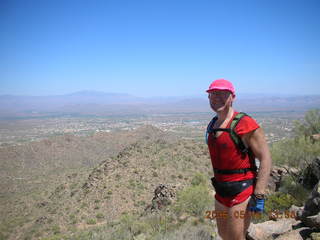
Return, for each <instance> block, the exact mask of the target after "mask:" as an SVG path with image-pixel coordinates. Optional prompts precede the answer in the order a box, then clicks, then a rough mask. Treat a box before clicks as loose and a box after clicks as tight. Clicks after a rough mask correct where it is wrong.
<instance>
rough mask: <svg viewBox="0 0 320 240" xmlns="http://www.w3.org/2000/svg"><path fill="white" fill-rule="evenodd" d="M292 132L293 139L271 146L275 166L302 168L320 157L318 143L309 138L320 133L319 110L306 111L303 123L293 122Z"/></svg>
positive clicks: (319, 143)
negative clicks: (293, 134)
mask: <svg viewBox="0 0 320 240" xmlns="http://www.w3.org/2000/svg"><path fill="white" fill-rule="evenodd" d="M293 132H294V133H295V137H294V138H292V139H285V140H282V141H279V142H275V143H273V144H272V146H271V154H272V159H273V161H274V163H275V164H276V165H284V164H286V165H290V166H293V167H300V168H303V167H305V166H306V165H307V164H309V163H310V162H311V161H312V160H313V159H314V158H315V157H317V156H319V155H320V141H314V140H313V139H311V137H310V136H311V135H313V134H317V133H320V109H314V110H310V111H308V112H307V113H306V114H305V117H304V121H295V122H294V128H293Z"/></svg>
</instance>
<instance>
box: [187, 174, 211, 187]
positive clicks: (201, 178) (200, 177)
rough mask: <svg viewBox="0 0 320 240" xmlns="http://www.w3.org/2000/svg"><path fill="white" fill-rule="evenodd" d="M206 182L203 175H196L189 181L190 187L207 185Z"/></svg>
mask: <svg viewBox="0 0 320 240" xmlns="http://www.w3.org/2000/svg"><path fill="white" fill-rule="evenodd" d="M207 181H208V180H207V177H206V176H205V175H204V174H202V173H196V174H195V175H194V176H193V178H192V180H191V184H192V186H197V185H202V184H203V185H205V184H207Z"/></svg>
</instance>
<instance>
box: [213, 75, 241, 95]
mask: <svg viewBox="0 0 320 240" xmlns="http://www.w3.org/2000/svg"><path fill="white" fill-rule="evenodd" d="M213 90H228V91H230V92H231V93H232V95H233V96H235V95H236V93H235V90H234V87H233V85H232V83H231V82H229V81H228V80H225V79H217V80H214V81H213V82H212V83H211V84H210V86H209V89H208V90H207V92H208V93H209V92H212V91H213Z"/></svg>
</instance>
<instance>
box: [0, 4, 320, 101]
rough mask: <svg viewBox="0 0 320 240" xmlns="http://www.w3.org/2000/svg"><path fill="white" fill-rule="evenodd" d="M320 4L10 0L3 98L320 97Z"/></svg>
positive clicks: (1, 16) (3, 10) (3, 40)
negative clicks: (214, 85) (221, 81)
mask: <svg viewBox="0 0 320 240" xmlns="http://www.w3.org/2000/svg"><path fill="white" fill-rule="evenodd" d="M319 12H320V1H319V0H241V1H240V0H233V1H231V0H224V1H221V0H220V1H216V0H193V1H189V0H181V1H180V0H145V1H141V0H134V1H132V0H128V1H124V0H104V1H98V0H92V1H89V0H87V1H82V0H77V1H72V0H63V1H62V0H52V1H50V0H38V1H32V0H20V1H17V0H0V32H1V33H0V95H3V94H13V95H36V96H43V95H55V94H66V93H72V92H76V91H82V90H94V91H104V92H112V93H128V94H132V95H135V96H140V97H150V96H188V95H199V94H205V90H206V89H207V88H208V86H209V85H210V83H211V82H212V81H213V80H215V79H218V78H225V79H228V80H230V81H231V82H233V84H234V86H235V88H236V91H237V93H264V94H266V93H272V94H304V95H305V94H319V93H320V91H319V90H320V14H319Z"/></svg>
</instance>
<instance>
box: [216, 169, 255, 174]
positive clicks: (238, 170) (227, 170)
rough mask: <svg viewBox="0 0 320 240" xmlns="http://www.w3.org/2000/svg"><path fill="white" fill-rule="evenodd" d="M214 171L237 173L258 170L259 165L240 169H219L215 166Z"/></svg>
mask: <svg viewBox="0 0 320 240" xmlns="http://www.w3.org/2000/svg"><path fill="white" fill-rule="evenodd" d="M213 171H214V173H218V174H236V173H246V172H250V171H252V172H256V171H257V167H253V168H240V169H217V168H214V169H213Z"/></svg>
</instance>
